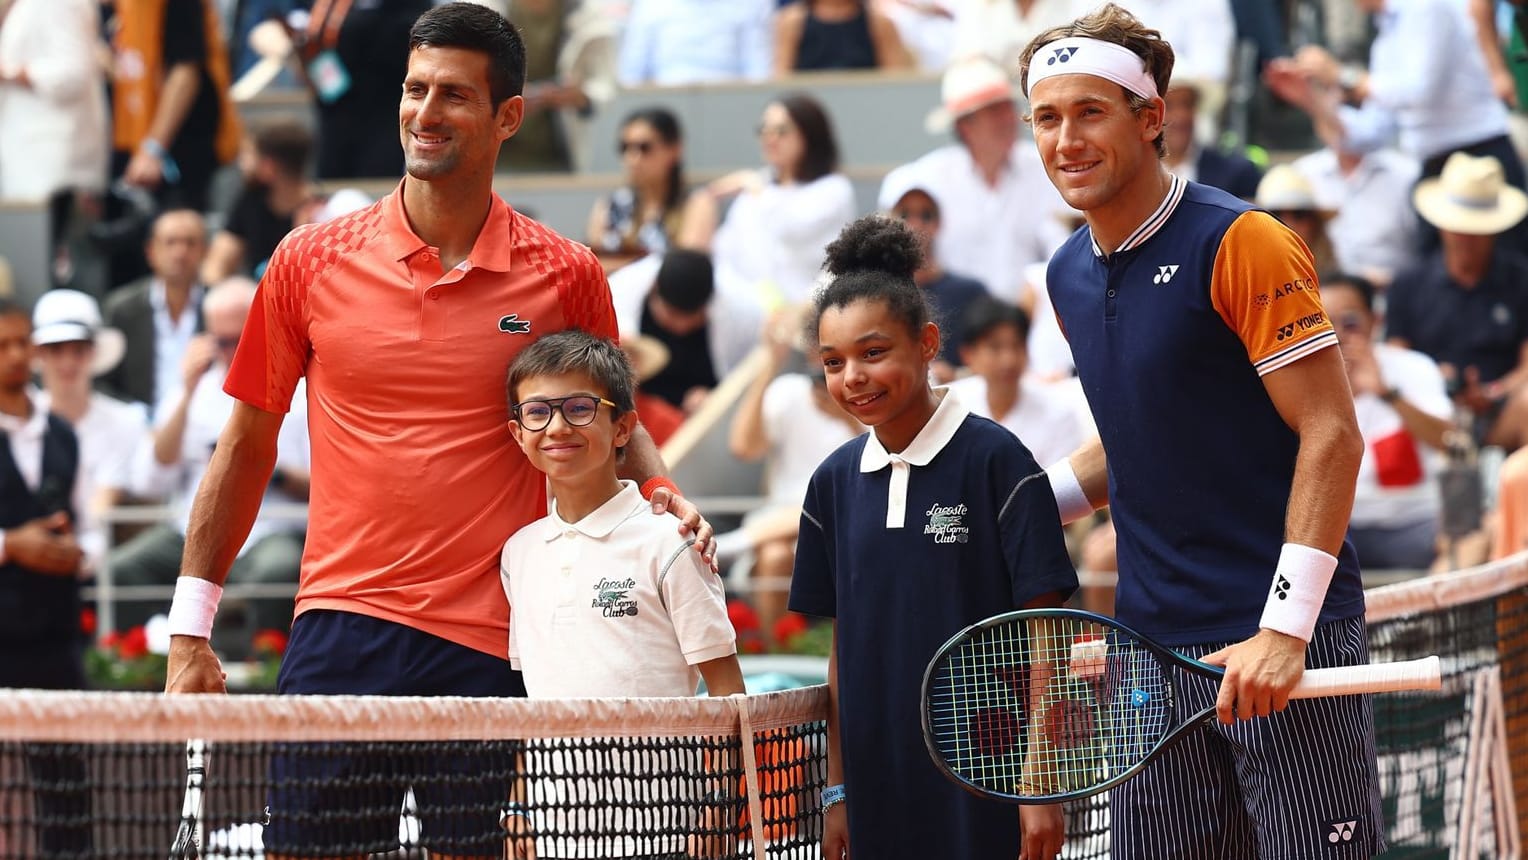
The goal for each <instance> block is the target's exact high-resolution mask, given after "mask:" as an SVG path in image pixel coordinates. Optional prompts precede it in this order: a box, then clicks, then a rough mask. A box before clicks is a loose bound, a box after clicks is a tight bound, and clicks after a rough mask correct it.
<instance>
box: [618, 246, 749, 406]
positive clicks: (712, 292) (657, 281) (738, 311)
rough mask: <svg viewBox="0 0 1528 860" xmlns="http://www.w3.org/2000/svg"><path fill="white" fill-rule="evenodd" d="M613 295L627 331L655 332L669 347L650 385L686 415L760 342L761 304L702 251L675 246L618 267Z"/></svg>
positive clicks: (648, 388) (645, 388) (651, 390)
mask: <svg viewBox="0 0 1528 860" xmlns="http://www.w3.org/2000/svg"><path fill="white" fill-rule="evenodd" d="M610 298H611V301H612V302H613V303H614V305H615V317H616V322H617V323H618V324H619V326H620V330H621V331H622V332H628V333H636V334H643V335H647V336H648V337H651V338H654V339H656V340H657V341H658V342H659V343H662V344H663V345H664V346H665V347H667V349H668V351H669V362H668V364H667V365H666V366H665V367H664V368H663V369H662V370H661V371H659V372H658V373H656V374H654V375H653V376H652V377H651V378H650V379H648V380H647V381H646V383H644V385H643V391H645V392H646V393H648V394H651V395H654V396H657V397H660V398H662V399H663V400H665V401H667V402H668V403H669V404H670V405H672V406H676V407H678V408H679V409H681V410H683V411H684V413H685V414H686V415H689V414H692V413H693V412H694V411H695V409H696V408H698V407H699V406H700V404H701V402H702V401H703V400H705V397H706V395H707V394H709V393H711V389H712V388H715V387H716V384H717V383H718V382H720V381H721V380H722V379H725V378H726V376H727V374H729V373H731V372H732V369H733V368H735V367H737V365H738V364H739V363H740V362H741V361H742V360H743V359H744V358H745V357H747V355H748V353H749V352H750V351H751V350H752V349H753V347H754V344H755V343H757V334H758V331H759V323H760V320H761V318H762V313H761V311H760V309H759V306H758V303H757V302H756V301H755V300H754V299H753V297H752V296H751V295H750V294H749V292H748V290H747V288H746V287H745V286H743V285H741V284H737V283H735V282H732V281H730V280H729V278H728V277H727V276H726V275H725V273H721V272H718V271H717V270H715V269H714V268H713V267H712V265H711V260H710V258H708V257H707V256H706V255H705V254H702V253H700V252H698V251H670V252H669V253H668V254H667V255H666V256H664V257H661V258H659V257H656V256H654V257H646V258H643V259H641V260H638V261H637V262H635V263H633V264H632V265H630V266H627V267H626V268H624V269H621V270H619V271H616V272H613V273H612V274H611V275H610Z"/></svg>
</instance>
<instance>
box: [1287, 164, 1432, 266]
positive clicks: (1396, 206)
mask: <svg viewBox="0 0 1528 860" xmlns="http://www.w3.org/2000/svg"><path fill="white" fill-rule="evenodd" d="M1294 168H1295V169H1296V170H1298V171H1300V173H1301V175H1303V176H1304V177H1305V178H1306V179H1307V180H1309V181H1310V184H1311V188H1313V189H1314V190H1315V192H1316V202H1317V203H1320V204H1321V207H1322V208H1323V209H1330V210H1333V211H1335V212H1336V213H1337V214H1336V215H1335V216H1333V218H1332V219H1331V220H1330V221H1328V222H1327V223H1326V235H1327V238H1329V239H1331V240H1332V250H1333V251H1334V252H1335V253H1336V255H1337V261H1338V263H1339V264H1340V265H1341V266H1342V268H1343V270H1345V271H1347V272H1351V273H1353V274H1355V275H1363V276H1364V277H1367V278H1370V279H1371V280H1379V281H1385V282H1388V281H1389V280H1390V279H1391V278H1392V277H1393V276H1394V275H1395V273H1396V272H1399V271H1401V270H1403V269H1405V268H1407V267H1409V266H1410V265H1412V264H1413V263H1415V262H1416V261H1417V250H1416V249H1417V247H1418V244H1419V241H1420V240H1419V238H1418V228H1419V226H1420V225H1419V224H1418V222H1417V214H1416V210H1415V209H1414V208H1413V207H1412V205H1411V190H1412V187H1413V186H1415V185H1416V182H1417V176H1418V175H1419V174H1420V172H1421V168H1420V166H1419V165H1418V164H1417V161H1416V159H1414V158H1411V157H1409V156H1406V155H1402V154H1401V153H1399V152H1397V151H1395V150H1393V149H1380V150H1376V151H1374V152H1370V153H1368V154H1366V155H1364V156H1363V159H1362V160H1361V161H1359V163H1358V166H1357V167H1356V168H1354V170H1353V172H1352V173H1351V174H1349V175H1346V176H1345V175H1343V173H1342V170H1341V169H1340V168H1339V166H1338V164H1337V153H1336V152H1335V151H1334V150H1332V149H1330V148H1328V149H1322V150H1319V151H1317V152H1313V153H1311V154H1309V155H1304V156H1301V157H1300V158H1297V159H1295V161H1294Z"/></svg>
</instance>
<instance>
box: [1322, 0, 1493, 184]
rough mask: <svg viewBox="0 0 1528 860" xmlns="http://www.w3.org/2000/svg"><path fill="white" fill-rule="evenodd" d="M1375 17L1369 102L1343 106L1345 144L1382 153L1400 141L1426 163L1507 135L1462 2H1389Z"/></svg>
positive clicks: (1404, 149)
mask: <svg viewBox="0 0 1528 860" xmlns="http://www.w3.org/2000/svg"><path fill="white" fill-rule="evenodd" d="M1385 6H1386V8H1385V11H1383V12H1380V13H1378V14H1377V15H1375V16H1374V17H1375V25H1376V28H1377V33H1376V35H1375V37H1374V45H1373V47H1372V48H1370V50H1369V94H1368V97H1367V98H1366V99H1365V100H1364V103H1363V105H1362V106H1361V107H1358V108H1354V107H1349V106H1346V105H1344V106H1342V107H1340V108H1338V117H1339V118H1340V119H1341V121H1342V127H1343V132H1344V143H1345V145H1346V147H1347V148H1349V149H1351V150H1353V151H1357V152H1367V151H1369V150H1373V149H1378V148H1380V147H1382V146H1385V145H1386V144H1389V143H1391V142H1392V139H1395V138H1396V136H1397V135H1399V137H1398V143H1399V146H1400V148H1401V150H1402V151H1403V152H1405V153H1407V154H1408V155H1412V156H1415V157H1416V158H1417V159H1419V160H1422V161H1425V160H1427V159H1429V158H1431V157H1433V156H1436V155H1441V154H1443V153H1446V152H1449V151H1451V150H1454V149H1458V148H1459V147H1462V146H1468V145H1470V144H1474V143H1479V142H1481V141H1483V140H1489V139H1491V138H1493V137H1497V136H1500V135H1504V134H1506V133H1507V109H1506V107H1504V106H1503V105H1502V103H1501V101H1500V100H1499V99H1497V98H1496V95H1495V93H1494V92H1493V91H1492V89H1491V78H1490V74H1489V73H1488V72H1487V71H1486V64H1485V58H1484V56H1483V55H1482V53H1481V50H1480V45H1479V43H1478V42H1476V40H1475V30H1474V26H1473V25H1472V23H1471V22H1470V20H1469V18H1468V17H1467V12H1466V10H1465V9H1464V8H1463V4H1461V3H1459V2H1457V0H1386V4H1385Z"/></svg>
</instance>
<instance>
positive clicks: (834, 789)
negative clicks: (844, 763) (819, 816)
mask: <svg viewBox="0 0 1528 860" xmlns="http://www.w3.org/2000/svg"><path fill="white" fill-rule="evenodd" d="M847 799H848V796H847V795H846V794H845V793H844V786H843V783H839V784H838V785H830V786H828V787H827V788H824V789H823V790H822V811H823V812H827V811H828V810H830V809H832V808H833V807H835V806H837V805H838V804H840V803H843V802H844V801H845V800H847Z"/></svg>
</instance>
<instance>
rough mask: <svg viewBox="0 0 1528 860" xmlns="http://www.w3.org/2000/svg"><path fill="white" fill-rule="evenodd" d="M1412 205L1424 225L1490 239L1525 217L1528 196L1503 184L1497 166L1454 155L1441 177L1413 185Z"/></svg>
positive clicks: (1485, 157) (1483, 158)
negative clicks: (1423, 219)
mask: <svg viewBox="0 0 1528 860" xmlns="http://www.w3.org/2000/svg"><path fill="white" fill-rule="evenodd" d="M1411 199H1412V202H1413V203H1415V204H1416V207H1417V211H1418V212H1419V213H1421V215H1422V217H1423V218H1425V219H1427V223H1429V224H1431V225H1433V226H1434V227H1437V228H1438V229H1439V230H1447V231H1448V232H1450V233H1465V234H1467V235H1471V236H1494V235H1496V234H1497V233H1502V232H1505V231H1506V230H1510V229H1511V228H1512V227H1514V226H1516V225H1517V223H1518V222H1519V221H1521V220H1523V216H1524V215H1528V194H1524V193H1523V192H1522V191H1521V190H1520V189H1517V188H1513V187H1512V186H1510V185H1508V184H1507V178H1506V174H1505V173H1503V172H1502V167H1501V162H1500V161H1497V160H1496V159H1495V158H1492V157H1491V156H1489V155H1483V156H1481V157H1479V158H1476V157H1475V156H1472V155H1470V154H1468V153H1464V152H1456V153H1454V154H1453V155H1450V156H1449V157H1448V161H1446V162H1444V163H1443V173H1442V174H1441V175H1440V176H1437V177H1434V178H1432V179H1424V180H1422V181H1421V182H1418V183H1417V188H1416V190H1415V191H1413V192H1412V195H1411Z"/></svg>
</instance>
